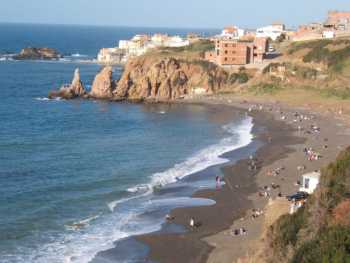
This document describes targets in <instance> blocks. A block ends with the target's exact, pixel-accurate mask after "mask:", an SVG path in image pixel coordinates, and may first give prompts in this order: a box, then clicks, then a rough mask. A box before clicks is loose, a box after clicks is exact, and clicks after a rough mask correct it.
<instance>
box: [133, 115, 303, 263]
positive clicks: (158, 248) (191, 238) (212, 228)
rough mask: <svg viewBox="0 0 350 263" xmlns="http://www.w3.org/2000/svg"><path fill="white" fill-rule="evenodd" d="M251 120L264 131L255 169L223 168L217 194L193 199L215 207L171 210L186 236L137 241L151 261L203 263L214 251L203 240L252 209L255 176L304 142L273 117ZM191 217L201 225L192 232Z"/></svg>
mask: <svg viewBox="0 0 350 263" xmlns="http://www.w3.org/2000/svg"><path fill="white" fill-rule="evenodd" d="M252 116H253V117H254V123H255V124H257V126H256V127H261V126H263V127H265V129H264V130H263V131H255V135H256V136H257V137H258V139H259V140H261V141H263V142H264V146H262V147H261V148H260V149H258V151H257V152H256V154H255V155H254V157H255V158H257V159H258V160H259V163H258V169H257V170H256V171H250V170H249V169H248V160H241V161H238V162H237V163H236V164H234V165H226V166H224V167H223V168H222V172H223V174H224V180H225V183H226V184H225V186H224V187H222V188H221V189H220V190H205V191H198V192H196V193H195V194H194V195H193V197H203V198H209V199H212V200H215V201H216V204H215V205H213V206H210V207H194V208H191V207H189V208H179V209H174V210H173V211H172V212H171V215H172V216H174V217H175V220H174V223H176V224H181V225H184V226H185V227H187V228H188V232H187V233H185V234H163V233H153V234H152V233H151V234H147V235H143V236H138V237H136V239H138V240H139V241H142V242H144V243H145V244H147V245H148V246H149V248H150V254H149V259H150V260H152V261H156V262H160V263H170V262H172V263H173V262H184V263H185V262H206V261H207V259H208V257H209V254H210V253H211V252H212V250H213V249H214V248H213V247H212V246H210V245H209V244H208V243H206V242H205V241H203V238H205V237H208V236H211V235H214V234H216V233H219V232H221V231H223V230H225V229H228V228H230V226H231V225H232V223H233V221H234V220H235V219H238V218H241V217H242V216H244V214H245V213H246V211H247V210H248V209H250V208H252V207H253V204H252V202H251V201H250V200H249V199H248V196H249V195H251V194H253V193H256V192H257V191H258V186H257V184H256V182H255V176H256V175H257V174H258V173H259V171H260V169H261V168H262V167H263V166H266V165H269V164H271V163H273V162H274V161H276V160H278V159H281V158H283V157H286V155H287V154H288V153H290V152H292V151H293V150H292V148H291V147H289V146H291V145H295V144H301V143H303V142H304V139H303V138H301V137H296V136H294V135H293V132H294V131H295V129H294V128H292V127H291V126H290V125H287V124H286V123H285V122H282V121H276V120H275V119H274V118H273V116H272V114H268V113H264V112H260V111H255V112H254V113H252ZM269 138H272V139H271V140H270V139H269ZM214 177H215V175H213V178H214ZM237 186H238V187H237ZM191 217H194V218H195V220H196V221H197V222H199V223H200V226H199V227H198V228H197V229H195V230H191V229H190V228H189V221H190V218H191Z"/></svg>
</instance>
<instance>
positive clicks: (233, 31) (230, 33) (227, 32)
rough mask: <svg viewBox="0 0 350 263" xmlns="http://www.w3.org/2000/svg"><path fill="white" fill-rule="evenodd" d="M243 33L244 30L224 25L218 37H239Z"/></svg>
mask: <svg viewBox="0 0 350 263" xmlns="http://www.w3.org/2000/svg"><path fill="white" fill-rule="evenodd" d="M244 34H245V30H244V29H241V28H239V27H236V26H230V27H225V28H224V29H223V30H222V32H221V35H220V37H222V38H228V39H240V38H241V37H243V36H244Z"/></svg>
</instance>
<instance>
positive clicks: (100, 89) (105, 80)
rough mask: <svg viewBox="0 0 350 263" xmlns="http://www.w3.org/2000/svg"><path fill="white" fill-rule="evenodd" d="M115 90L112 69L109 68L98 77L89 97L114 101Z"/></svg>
mask: <svg viewBox="0 0 350 263" xmlns="http://www.w3.org/2000/svg"><path fill="white" fill-rule="evenodd" d="M115 88H116V83H115V82H114V81H113V70H112V67H110V66H107V67H104V68H103V69H102V70H101V71H100V72H99V73H98V74H97V75H96V77H95V79H94V82H93V83H92V87H91V92H90V93H89V96H90V97H92V98H96V99H112V98H113V97H114V94H113V92H114V91H115Z"/></svg>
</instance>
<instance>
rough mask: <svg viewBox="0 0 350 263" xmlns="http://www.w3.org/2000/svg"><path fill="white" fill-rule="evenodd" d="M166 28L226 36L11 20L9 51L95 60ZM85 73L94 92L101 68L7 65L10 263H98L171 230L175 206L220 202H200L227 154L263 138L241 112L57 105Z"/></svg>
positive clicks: (1, 213) (5, 191)
mask: <svg viewBox="0 0 350 263" xmlns="http://www.w3.org/2000/svg"><path fill="white" fill-rule="evenodd" d="M156 32H167V33H169V34H180V35H186V34H187V33H188V32H197V33H200V34H207V35H210V34H214V33H217V32H215V31H212V30H203V29H201V30H196V29H157V28H128V27H119V28H118V27H89V26H58V25H23V24H0V36H1V38H0V53H2V54H5V53H16V52H19V51H20V50H21V49H22V48H24V47H27V46H35V47H37V46H38V47H42V46H48V47H52V48H56V49H58V50H59V51H60V52H61V53H63V54H65V56H66V57H68V58H69V57H70V56H72V55H73V54H79V56H78V57H79V58H87V59H93V58H95V57H96V54H97V53H98V50H99V49H100V48H102V47H109V46H115V45H116V43H117V42H118V41H119V40H120V39H128V38H131V37H132V36H133V35H135V34H137V33H156ZM77 67H78V68H80V72H81V78H82V80H83V82H84V84H85V86H86V87H87V88H89V87H90V85H91V83H92V80H93V78H94V76H95V74H96V73H97V72H98V71H99V70H100V66H99V65H96V64H92V63H84V62H82V61H80V60H79V61H77V60H74V59H66V60H63V61H55V62H48V61H46V62H44V61H0V94H1V96H0V262H1V263H17V262H18V263H22V262H23V263H24V262H38V263H48V262H50V263H56V262H57V263H60V262H64V263H66V262H79V263H80V262H90V261H91V260H92V259H94V257H95V256H96V254H97V253H98V252H100V251H104V250H107V249H110V248H113V247H114V246H115V241H118V240H121V239H123V238H126V237H130V236H133V235H137V234H142V233H148V232H152V231H157V230H159V229H160V228H161V226H162V224H164V216H165V215H166V214H167V213H169V211H170V210H171V209H173V208H175V207H183V206H197V205H212V204H213V203H214V202H213V201H212V200H208V199H195V198H190V196H191V194H192V193H194V192H195V191H196V190H198V189H203V188H214V187H215V176H216V175H217V174H219V173H220V169H219V165H220V164H224V163H227V162H229V161H232V160H230V159H229V158H225V157H223V154H225V153H227V152H231V151H234V150H237V149H240V148H241V147H244V146H247V145H249V144H250V143H251V141H252V138H253V136H252V134H251V131H252V127H253V120H252V119H251V118H250V117H248V116H246V115H245V114H243V113H241V112H238V111H235V110H233V109H231V108H225V109H218V107H208V106H203V105H183V104H179V105H165V104H159V105H142V104H128V103H112V102H105V101H94V100H74V101H65V100H49V99H47V94H48V92H49V91H50V90H52V89H54V88H57V87H59V86H61V85H62V84H64V83H68V82H70V81H71V78H72V76H73V71H74V69H75V68H77ZM122 71H123V69H122V68H121V67H115V68H114V78H115V79H117V78H119V77H120V75H121V74H122ZM206 169H212V170H211V173H209V175H208V174H207V175H206V176H205V175H203V176H201V171H204V170H206ZM189 178H191V180H190V179H189ZM176 231H181V228H178V229H176ZM135 249H136V250H137V247H135ZM137 252H138V251H135V254H137ZM101 262H102V261H101ZM115 262H135V261H134V259H132V258H124V259H121V260H120V261H118V260H116V261H115Z"/></svg>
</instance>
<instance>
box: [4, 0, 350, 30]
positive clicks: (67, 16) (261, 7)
mask: <svg viewBox="0 0 350 263" xmlns="http://www.w3.org/2000/svg"><path fill="white" fill-rule="evenodd" d="M330 9H332V10H348V11H350V0H250V1H245V0H243V1H237V0H211V1H208V0H171V1H170V0H1V8H0V22H9V23H43V24H79V25H80V24H82V25H111V26H144V27H181V28H222V27H223V26H225V25H238V26H240V27H243V28H256V27H258V26H261V25H267V24H270V23H272V22H284V23H285V24H286V25H287V26H289V27H295V26H297V25H299V24H303V23H309V22H314V21H324V20H325V17H326V15H327V11H328V10H330Z"/></svg>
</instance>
